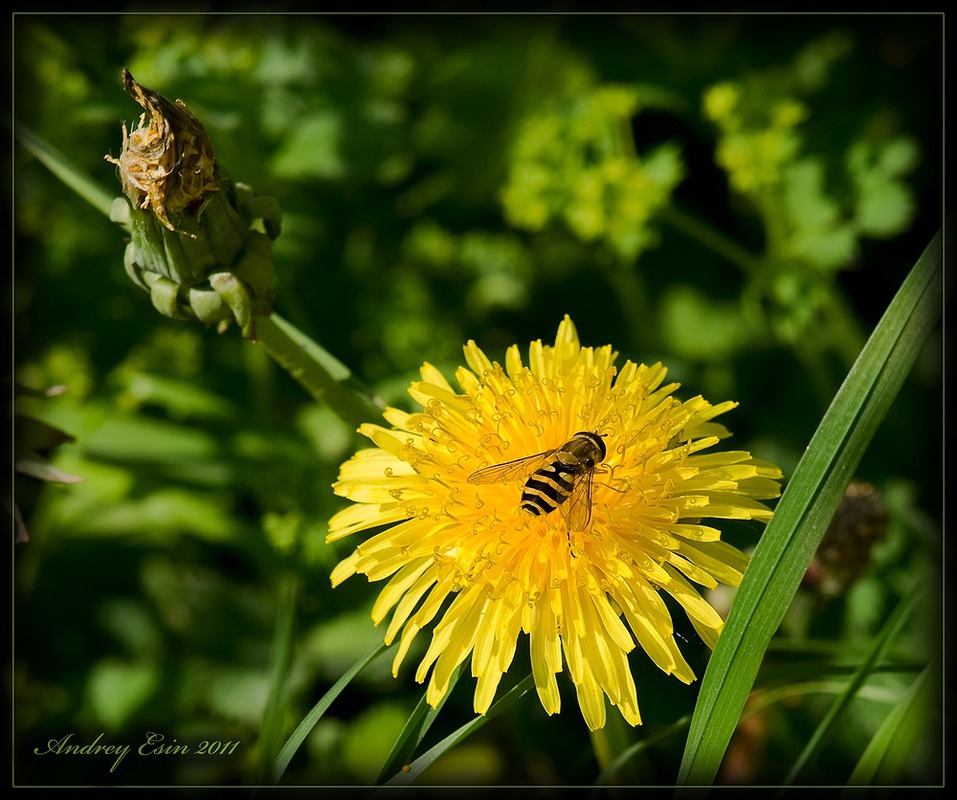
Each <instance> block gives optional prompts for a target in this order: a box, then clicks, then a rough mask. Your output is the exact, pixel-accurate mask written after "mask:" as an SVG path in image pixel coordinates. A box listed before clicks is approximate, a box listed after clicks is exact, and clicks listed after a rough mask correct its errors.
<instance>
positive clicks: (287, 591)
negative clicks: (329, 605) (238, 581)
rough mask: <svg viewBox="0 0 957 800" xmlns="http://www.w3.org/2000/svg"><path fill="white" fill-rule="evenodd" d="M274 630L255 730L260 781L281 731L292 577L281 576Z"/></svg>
mask: <svg viewBox="0 0 957 800" xmlns="http://www.w3.org/2000/svg"><path fill="white" fill-rule="evenodd" d="M277 605H278V608H277V611H276V632H275V634H274V636H273V646H272V673H271V675H270V677H269V695H268V697H267V698H266V708H265V710H264V711H263V720H262V725H261V726H260V732H259V747H260V762H259V777H260V781H262V780H264V779H266V778H267V777H268V775H269V769H270V764H271V762H272V760H273V758H274V757H275V755H276V751H277V750H278V749H279V742H280V741H281V740H280V736H281V734H282V719H283V709H284V706H285V698H286V691H285V689H286V678H287V677H288V675H289V664H290V662H291V661H292V642H293V630H294V628H295V619H296V579H295V577H293V576H291V575H289V576H285V577H284V578H283V580H282V581H281V582H280V584H279V591H278V603H277Z"/></svg>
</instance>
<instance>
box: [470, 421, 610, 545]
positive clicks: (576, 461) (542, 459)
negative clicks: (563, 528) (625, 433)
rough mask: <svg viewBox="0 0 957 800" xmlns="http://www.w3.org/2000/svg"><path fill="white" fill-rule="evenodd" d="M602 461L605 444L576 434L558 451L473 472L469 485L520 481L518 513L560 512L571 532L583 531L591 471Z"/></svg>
mask: <svg viewBox="0 0 957 800" xmlns="http://www.w3.org/2000/svg"><path fill="white" fill-rule="evenodd" d="M604 457H605V442H604V441H603V440H602V437H601V436H600V435H599V434H597V433H592V432H591V431H579V432H578V433H576V434H575V435H574V436H573V437H572V438H571V439H569V440H568V441H567V442H565V444H563V445H562V446H561V447H556V448H553V449H552V450H546V451H545V452H544V453H536V454H535V455H531V456H525V457H524V458H518V459H515V460H514V461H506V462H505V463H503V464H493V465H492V466H490V467H483V468H482V469H480V470H478V471H477V472H473V473H472V474H471V475H469V477H468V481H469V483H495V482H498V481H501V482H503V483H507V482H508V481H515V480H519V479H522V480H524V481H525V486H524V488H523V489H522V510H523V511H525V512H526V513H527V514H532V515H533V516H540V515H542V514H548V513H550V512H552V511H554V510H555V509H556V508H561V510H562V515H563V516H564V517H565V521H566V522H567V523H568V529H569V530H572V531H580V530H584V529H585V528H587V527H588V522H589V520H590V519H591V502H592V501H591V494H592V484H593V483H594V477H595V469H596V468H597V466H598V465H599V464H600V463H601V461H602V459H604Z"/></svg>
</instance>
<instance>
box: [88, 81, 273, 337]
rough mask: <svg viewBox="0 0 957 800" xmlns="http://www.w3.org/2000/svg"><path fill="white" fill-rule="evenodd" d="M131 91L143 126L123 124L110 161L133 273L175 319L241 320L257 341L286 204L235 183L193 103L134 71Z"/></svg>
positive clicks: (117, 216)
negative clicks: (153, 86) (149, 84)
mask: <svg viewBox="0 0 957 800" xmlns="http://www.w3.org/2000/svg"><path fill="white" fill-rule="evenodd" d="M123 87H124V88H125V89H126V91H127V93H128V94H129V95H130V96H131V97H132V98H133V99H134V100H136V102H137V103H139V104H140V105H141V106H142V107H143V108H144V109H145V111H144V113H143V114H142V116H141V117H140V122H139V127H138V128H137V129H136V130H134V131H133V132H132V133H130V132H129V131H128V130H127V128H126V125H124V126H123V152H122V153H121V155H120V157H119V158H112V157H110V156H106V159H107V161H110V162H111V163H113V164H116V165H117V166H118V167H119V171H120V180H121V182H122V184H123V193H124V195H125V196H126V199H123V198H118V199H117V200H116V201H115V202H114V205H113V212H112V215H111V216H112V218H113V220H114V221H116V222H120V223H121V224H123V225H124V226H125V227H127V228H128V229H129V230H130V233H131V241H130V244H129V246H128V247H127V250H126V256H125V259H124V263H125V266H126V271H127V274H128V275H129V276H130V278H131V279H132V280H133V282H134V283H135V284H136V285H137V286H139V287H140V288H142V289H144V290H145V291H148V292H149V293H150V297H151V299H152V301H153V305H154V307H155V308H156V309H157V310H158V311H159V312H160V313H162V314H165V315H166V316H169V317H173V318H175V319H198V320H199V321H201V322H203V323H204V324H207V325H213V324H215V325H218V326H219V328H220V330H222V329H224V328H225V327H226V326H227V325H228V324H229V323H230V322H231V321H233V320H235V321H236V322H237V323H238V324H239V326H240V328H241V329H242V331H243V335H244V336H248V337H254V336H255V329H254V324H253V320H254V318H255V317H256V316H264V315H267V314H269V313H271V311H272V301H273V294H272V291H271V289H270V284H271V283H272V278H273V265H272V260H271V258H270V248H271V243H272V240H273V239H275V238H276V237H277V236H278V235H279V231H280V224H281V214H280V211H279V206H278V204H277V203H276V202H275V200H272V199H271V198H268V197H260V196H257V195H256V194H255V193H254V192H253V191H252V190H251V189H250V188H249V187H247V186H243V185H242V184H237V183H234V182H233V181H232V180H231V179H230V178H229V176H228V175H227V174H226V173H225V171H224V170H223V169H222V168H221V167H220V165H218V164H217V162H216V159H215V156H214V154H213V146H212V144H211V143H210V141H209V138H208V136H207V135H206V131H205V129H204V128H203V126H202V124H201V123H200V122H199V120H198V119H196V117H195V116H193V114H192V112H190V110H189V109H188V108H187V107H186V104H185V103H183V102H182V101H181V100H177V101H176V102H175V103H171V102H170V101H169V100H167V99H166V98H165V97H162V96H161V95H159V94H157V93H156V92H154V91H151V90H150V89H147V88H145V87H144V86H141V85H140V84H139V83H137V82H136V81H135V80H134V79H133V76H132V75H130V73H129V71H128V70H125V69H124V70H123ZM127 200H129V202H127Z"/></svg>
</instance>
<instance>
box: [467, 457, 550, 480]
mask: <svg viewBox="0 0 957 800" xmlns="http://www.w3.org/2000/svg"><path fill="white" fill-rule="evenodd" d="M554 452H555V451H554V450H546V451H545V452H544V453H535V455H532V456H525V457H524V458H516V459H515V460H514V461H505V462H504V463H502V464H493V465H492V466H490V467H483V468H482V469H480V470H477V471H475V472H473V473H472V474H471V475H469V479H468V480H469V483H508V482H509V481H515V480H518V479H519V478H521V479H525V478H527V477H528V476H529V475H531V474H532V473H533V472H534V471H535V470H536V469H538V467H539V466H540V465H541V464H542V462H544V461H545V460H546V459H548V457H549V456H550V455H552V453H554Z"/></svg>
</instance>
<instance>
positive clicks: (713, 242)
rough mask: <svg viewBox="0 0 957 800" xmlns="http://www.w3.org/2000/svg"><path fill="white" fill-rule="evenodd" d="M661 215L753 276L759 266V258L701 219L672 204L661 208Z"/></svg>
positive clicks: (670, 223) (672, 224)
mask: <svg viewBox="0 0 957 800" xmlns="http://www.w3.org/2000/svg"><path fill="white" fill-rule="evenodd" d="M661 217H662V219H664V221H665V222H667V223H668V224H669V225H671V226H672V227H673V228H676V229H677V230H679V231H681V232H682V233H683V234H685V235H686V236H689V237H690V238H692V239H694V240H695V241H697V242H698V243H700V244H702V245H704V246H705V247H707V248H708V249H710V250H713V251H714V252H715V253H717V254H718V255H720V256H723V257H724V258H726V259H727V260H728V261H730V262H731V263H732V264H734V265H736V266H737V267H739V268H740V270H741V271H742V272H743V273H745V275H748V276H749V277H753V276H754V275H755V273H756V272H757V271H758V269H759V268H760V259H759V258H757V257H755V256H754V255H752V254H751V253H749V252H748V251H747V250H745V249H744V248H743V247H741V245H739V244H737V243H736V242H734V241H733V240H731V239H729V238H728V237H727V236H725V235H724V234H722V233H721V232H720V231H717V230H715V229H714V228H712V227H711V226H710V225H706V224H705V223H704V222H702V221H701V220H699V219H697V218H696V217H694V216H692V215H691V214H688V213H686V212H684V211H681V210H680V209H678V208H677V207H676V206H674V205H670V206H665V207H664V208H663V209H662V210H661Z"/></svg>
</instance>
